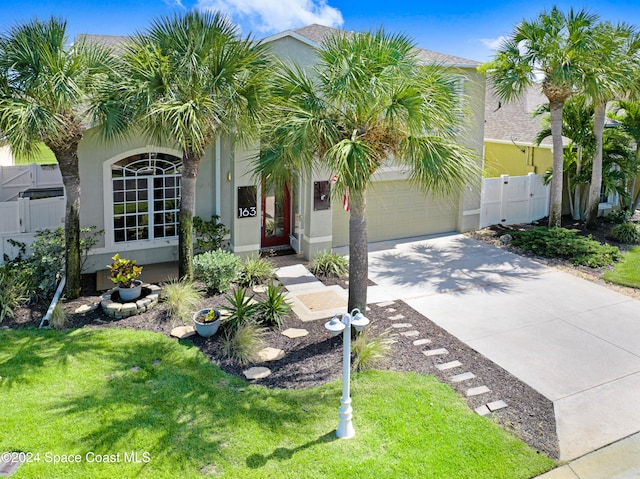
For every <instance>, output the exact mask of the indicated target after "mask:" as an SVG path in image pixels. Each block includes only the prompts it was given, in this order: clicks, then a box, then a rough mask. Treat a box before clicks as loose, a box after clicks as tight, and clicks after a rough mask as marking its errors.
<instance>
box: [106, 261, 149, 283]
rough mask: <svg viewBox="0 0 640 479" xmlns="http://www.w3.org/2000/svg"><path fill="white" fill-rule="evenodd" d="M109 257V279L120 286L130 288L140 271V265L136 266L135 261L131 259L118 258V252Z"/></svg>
mask: <svg viewBox="0 0 640 479" xmlns="http://www.w3.org/2000/svg"><path fill="white" fill-rule="evenodd" d="M111 259H112V260H113V263H111V264H110V265H109V266H108V268H109V271H111V274H110V275H109V279H110V280H111V281H113V282H114V283H115V284H117V285H118V286H119V287H121V288H131V286H132V284H133V282H134V281H135V280H136V278H137V277H138V276H140V274H141V273H142V266H137V262H136V261H135V260H133V259H124V258H120V255H119V254H118V253H116V255H115V256H114V257H112V258H111Z"/></svg>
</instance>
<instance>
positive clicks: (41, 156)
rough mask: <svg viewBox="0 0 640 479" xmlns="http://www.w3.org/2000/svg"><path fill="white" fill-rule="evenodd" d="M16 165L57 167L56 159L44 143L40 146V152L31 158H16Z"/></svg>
mask: <svg viewBox="0 0 640 479" xmlns="http://www.w3.org/2000/svg"><path fill="white" fill-rule="evenodd" d="M14 160H15V164H16V165H29V164H31V163H38V164H40V165H52V164H53V165H55V164H56V163H57V160H56V157H55V155H54V154H53V151H51V150H50V149H49V148H48V147H47V146H46V145H45V144H44V143H40V144H39V145H38V151H36V153H35V154H34V156H33V157H31V158H22V157H18V156H16V157H15V158H14Z"/></svg>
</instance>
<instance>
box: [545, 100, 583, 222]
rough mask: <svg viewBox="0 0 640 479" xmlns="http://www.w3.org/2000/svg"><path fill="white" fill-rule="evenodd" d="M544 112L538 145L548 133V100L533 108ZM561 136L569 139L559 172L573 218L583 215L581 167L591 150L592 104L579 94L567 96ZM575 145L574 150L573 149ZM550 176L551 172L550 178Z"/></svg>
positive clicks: (577, 218) (579, 218)
mask: <svg viewBox="0 0 640 479" xmlns="http://www.w3.org/2000/svg"><path fill="white" fill-rule="evenodd" d="M535 114H536V115H544V116H543V117H542V120H541V124H542V125H543V126H544V127H543V128H542V130H540V132H539V133H538V135H537V136H536V142H537V144H538V145H540V143H542V141H543V140H544V139H545V138H548V137H550V136H551V126H550V123H549V104H545V105H542V106H541V107H540V108H538V110H537V111H536V112H535ZM562 136H563V137H565V138H568V139H569V140H571V142H570V143H569V145H568V146H567V148H566V149H565V151H564V168H563V176H564V178H565V180H566V184H567V189H568V193H569V206H570V210H571V215H572V217H573V219H574V220H583V219H584V210H585V208H584V205H585V204H586V200H587V198H586V195H584V191H583V190H584V187H585V185H588V184H589V183H588V180H587V181H586V182H585V181H584V174H583V170H584V169H585V166H586V165H587V164H588V163H590V162H591V160H592V158H593V152H594V150H595V139H594V137H593V104H592V103H590V102H588V101H587V99H586V98H585V97H584V96H583V95H575V96H573V97H571V98H570V99H569V100H567V101H566V102H565V104H564V107H563V109H562ZM574 149H575V151H574ZM552 177H553V172H551V175H550V178H552Z"/></svg>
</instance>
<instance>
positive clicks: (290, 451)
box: [247, 431, 338, 469]
mask: <svg viewBox="0 0 640 479" xmlns="http://www.w3.org/2000/svg"><path fill="white" fill-rule="evenodd" d="M337 439H338V437H337V436H336V431H331V432H328V433H326V434H323V435H322V436H320V437H319V438H317V439H315V440H314V441H309V442H307V443H305V444H302V445H300V446H298V447H294V448H287V447H278V448H276V449H274V451H273V452H272V453H271V454H269V455H268V456H265V455H263V454H252V455H251V456H249V457H248V458H247V466H248V467H250V468H251V469H258V468H260V467H264V466H265V465H266V464H267V462H269V461H272V460H277V461H288V460H290V459H291V458H292V457H293V455H294V454H295V453H297V452H299V451H303V450H305V449H308V448H310V447H313V446H317V445H318V444H327V443H329V442H333V441H335V440H337Z"/></svg>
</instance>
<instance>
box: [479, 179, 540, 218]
mask: <svg viewBox="0 0 640 479" xmlns="http://www.w3.org/2000/svg"><path fill="white" fill-rule="evenodd" d="M549 191H550V187H549V186H548V185H546V186H545V185H544V183H543V182H542V175H536V174H533V173H529V174H528V175H527V176H509V175H502V176H500V178H483V179H482V200H481V201H482V203H481V209H480V228H484V227H486V226H491V225H498V224H502V225H511V224H516V223H530V222H532V221H536V220H539V219H540V218H544V217H545V216H547V215H548V214H549V200H550V194H549Z"/></svg>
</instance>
